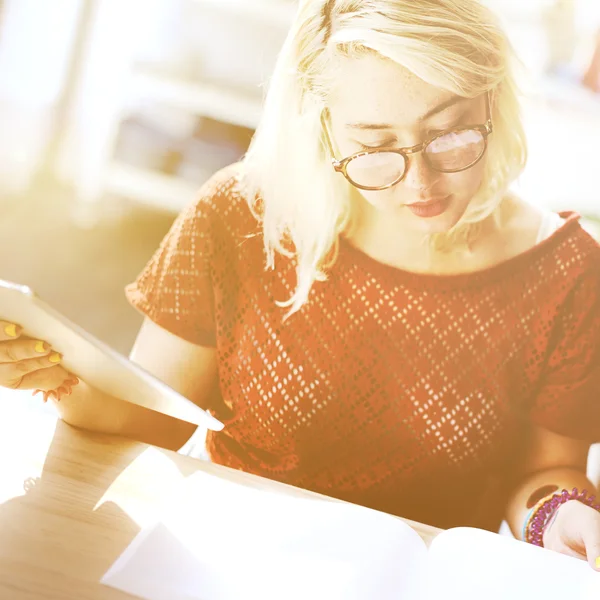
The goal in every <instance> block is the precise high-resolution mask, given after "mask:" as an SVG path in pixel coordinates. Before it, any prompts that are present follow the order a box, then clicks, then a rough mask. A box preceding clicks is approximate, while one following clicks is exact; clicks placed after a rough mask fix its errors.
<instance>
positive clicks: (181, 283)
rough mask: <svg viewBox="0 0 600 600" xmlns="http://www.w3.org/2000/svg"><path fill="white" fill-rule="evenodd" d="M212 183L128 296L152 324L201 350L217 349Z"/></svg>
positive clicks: (177, 223)
mask: <svg viewBox="0 0 600 600" xmlns="http://www.w3.org/2000/svg"><path fill="white" fill-rule="evenodd" d="M214 193H215V188H214V185H211V184H207V185H206V186H205V187H204V188H203V189H202V190H201V193H200V197H199V199H198V200H197V201H196V202H194V203H192V204H191V205H190V206H188V207H187V208H186V209H185V210H184V211H183V212H182V213H181V214H180V215H179V216H178V217H177V219H176V220H175V221H174V223H173V225H172V226H171V228H170V230H169V232H168V233H167V235H166V236H165V238H164V239H163V240H162V242H161V244H160V246H159V248H158V249H157V251H156V252H155V253H154V255H153V256H152V258H151V259H150V261H149V262H148V264H147V265H146V266H145V268H144V269H143V271H142V272H141V273H140V274H139V276H138V277H137V279H136V280H135V282H134V283H132V284H130V285H128V286H127V287H126V289H125V293H126V296H127V299H128V300H129V302H130V303H131V304H132V305H133V306H134V307H135V308H136V309H137V310H138V311H140V312H141V313H142V314H143V315H144V316H146V317H148V318H149V319H150V320H152V321H153V322H154V323H156V324H157V325H159V326H160V327H162V328H163V329H166V330H167V331H169V332H171V333H173V334H174V335H176V336H178V337H180V338H183V339H185V340H187V341H189V342H192V343H194V344H198V345H200V346H209V347H212V346H215V343H216V342H215V324H214V294H213V286H212V277H211V268H212V260H213V247H214V244H213V239H212V235H213V231H212V229H213V228H212V221H213V218H212V216H213V212H214V201H215V198H214Z"/></svg>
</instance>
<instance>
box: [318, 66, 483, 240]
mask: <svg viewBox="0 0 600 600" xmlns="http://www.w3.org/2000/svg"><path fill="white" fill-rule="evenodd" d="M340 67H341V70H340V76H339V80H338V85H337V86H336V89H335V91H334V92H333V94H332V95H331V97H330V101H329V112H330V116H331V123H330V127H331V133H332V137H333V142H334V146H335V147H336V152H337V155H336V158H337V159H338V160H341V159H342V158H345V157H347V156H350V155H352V154H355V153H356V152H361V151H364V150H370V149H373V148H378V147H393V148H405V147H411V146H415V145H417V144H419V143H421V142H423V141H425V140H427V139H430V138H431V137H433V136H435V135H436V134H438V133H440V132H442V131H445V130H447V129H451V128H454V127H457V126H461V125H483V124H484V123H485V122H486V104H485V97H484V96H480V97H478V98H475V99H465V98H461V97H457V96H455V95H454V94H452V93H451V92H448V91H446V90H443V89H440V88H437V87H435V86H432V85H430V84H429V83H426V82H425V81H423V80H422V79H419V78H418V77H417V76H415V75H414V74H413V73H411V72H410V71H408V70H407V69H405V68H404V67H401V66H399V65H398V64H396V63H394V62H393V61H391V60H387V59H382V58H379V57H377V56H375V55H369V56H364V57H361V58H342V59H340ZM485 160H486V157H485V156H484V157H483V159H482V160H480V161H479V162H478V163H477V164H475V165H474V166H473V167H471V168H469V169H467V170H465V171H461V172H458V173H440V172H439V171H436V170H434V169H433V168H431V167H430V166H429V165H428V163H427V162H426V161H425V159H424V157H423V153H418V154H412V155H410V157H409V162H408V170H407V172H406V174H405V177H404V179H403V180H402V181H400V182H399V183H398V184H396V185H394V186H393V187H391V188H389V189H386V190H380V191H366V190H362V189H359V190H358V191H359V192H360V196H361V197H362V198H364V200H365V201H366V202H367V203H368V205H370V206H372V207H374V208H375V209H377V211H378V212H383V213H386V215H387V216H389V217H390V218H396V217H401V218H402V224H403V226H406V227H408V228H409V229H411V230H413V231H415V232H420V233H425V234H432V233H443V232H446V231H448V230H450V229H451V228H452V227H453V226H454V225H456V223H457V222H458V221H459V220H460V218H461V217H462V215H463V214H464V213H465V211H466V209H467V206H468V205H469V202H470V201H471V199H472V198H473V196H474V195H475V193H476V192H477V191H478V189H479V187H480V186H481V182H482V179H483V172H484V168H485ZM386 168H389V166H386V165H383V166H382V169H386Z"/></svg>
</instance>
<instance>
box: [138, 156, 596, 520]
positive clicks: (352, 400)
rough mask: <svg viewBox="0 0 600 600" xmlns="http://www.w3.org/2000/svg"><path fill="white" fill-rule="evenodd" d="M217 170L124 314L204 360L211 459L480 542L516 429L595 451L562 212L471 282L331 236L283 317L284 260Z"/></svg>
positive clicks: (575, 265)
mask: <svg viewBox="0 0 600 600" xmlns="http://www.w3.org/2000/svg"><path fill="white" fill-rule="evenodd" d="M238 177H239V175H238V171H237V170H236V168H229V169H226V170H224V171H222V172H221V173H219V174H217V175H216V176H215V177H214V178H213V179H212V180H211V181H210V182H209V183H208V184H207V185H206V186H205V187H204V189H203V190H202V192H201V197H200V199H199V200H198V201H197V203H195V204H194V205H192V206H190V207H189V208H188V209H187V210H185V211H184V212H183V213H182V214H181V215H180V216H179V217H178V219H177V220H176V222H175V223H174V225H173V227H172V229H171V231H170V232H169V234H168V235H167V236H166V238H165V239H164V241H163V243H162V244H161V246H160V248H159V249H158V251H157V252H156V254H155V255H154V257H153V258H152V259H151V260H150V262H149V263H148V265H147V267H146V268H145V270H144V271H143V272H142V273H141V275H140V276H139V278H138V279H137V281H136V282H135V283H134V284H132V285H131V286H129V287H128V289H127V294H128V298H129V300H130V301H131V302H132V304H133V305H134V306H135V307H137V308H138V309H139V310H140V311H141V312H142V313H144V314H145V315H147V316H148V317H149V318H150V319H152V320H153V321H154V322H156V323H157V324H158V325H160V326H161V327H163V328H165V329H167V330H169V331H171V332H172V333H174V334H175V335H177V336H179V337H181V338H184V339H186V340H189V341H191V342H193V343H196V344H199V345H203V346H214V347H216V349H217V352H218V364H219V377H220V390H221V395H222V398H219V399H215V402H214V405H213V406H212V412H213V413H214V414H215V416H216V417H217V418H219V419H220V420H222V421H224V422H225V424H226V427H225V429H224V431H223V432H221V433H213V432H210V433H209V436H208V440H207V447H208V450H209V453H210V456H211V458H212V459H213V460H214V461H215V462H217V463H221V464H223V465H227V466H230V467H233V468H236V469H242V470H245V471H249V472H252V473H256V474H258V475H262V476H264V477H268V478H271V479H276V480H279V481H283V482H285V483H289V484H292V485H295V486H299V487H302V488H308V489H311V490H315V491H317V492H320V493H323V494H327V495H330V496H335V497H338V498H342V499H345V500H348V501H351V502H355V503H358V504H363V505H366V506H370V507H373V508H376V509H380V510H383V511H386V512H390V513H394V514H397V515H401V516H403V517H407V518H410V519H414V520H418V521H421V522H426V523H431V524H433V525H437V526H440V527H450V526H458V525H471V526H478V527H485V528H488V529H496V528H497V526H498V525H499V523H500V521H501V518H502V513H503V505H504V502H505V500H506V495H507V493H508V491H509V488H510V486H511V477H512V474H513V473H515V472H516V471H517V469H518V465H519V462H520V460H521V449H522V447H523V444H524V443H525V442H526V440H527V434H528V431H529V427H530V424H531V422H534V423H537V424H539V425H541V426H543V427H546V428H548V429H550V430H553V431H555V432H558V433H560V434H563V435H566V436H571V437H574V438H581V439H586V440H590V441H595V440H600V397H599V395H600V246H599V245H598V243H597V242H596V241H594V239H593V238H592V237H591V236H590V235H588V234H587V233H586V232H585V230H584V229H583V228H582V227H581V226H580V224H579V222H578V218H577V216H576V215H564V216H565V217H566V219H567V222H566V223H565V224H564V225H563V226H562V227H561V228H560V229H559V230H558V231H556V232H555V233H554V234H553V235H552V236H551V237H550V238H548V239H546V240H545V241H544V242H542V243H541V244H539V245H537V246H536V247H535V248H533V249H531V250H530V251H528V252H526V253H524V254H522V255H520V256H518V257H516V258H513V259H511V260H508V261H506V262H504V263H502V264H499V265H497V266H494V267H491V268H489V269H486V270H484V271H479V272H476V273H471V274H461V275H449V276H436V275H424V274H414V273H410V272H407V271H403V270H399V269H396V268H393V267H390V266H386V265H384V264H381V263H379V262H376V261H375V260H373V259H371V258H370V257H368V256H367V255H365V254H364V253H362V252H360V251H359V250H357V249H355V248H354V247H353V246H351V245H350V244H349V243H347V242H345V241H343V240H342V241H341V246H340V252H339V257H338V259H337V262H336V263H335V265H334V266H333V267H332V268H331V270H330V273H329V278H328V279H327V281H325V282H321V283H317V284H315V286H314V288H313V290H312V292H311V295H310V297H309V301H308V303H307V304H306V305H305V306H304V307H303V308H302V309H301V311H300V312H299V313H296V314H294V315H293V316H292V317H291V318H289V319H288V320H286V321H285V322H284V321H283V320H282V317H283V316H284V314H285V311H286V310H287V309H282V308H279V307H278V306H277V305H276V301H277V300H286V299H288V298H289V296H290V294H291V293H292V291H293V290H294V288H295V272H294V265H293V263H292V261H291V260H290V259H287V258H284V257H281V256H278V257H277V260H276V269H275V270H272V271H266V270H265V260H264V250H263V242H262V239H261V235H260V228H259V225H258V223H257V222H256V220H255V219H254V218H253V217H252V215H251V213H250V211H249V209H248V206H247V204H246V202H245V200H244V198H243V197H242V195H241V193H240V191H239V189H238Z"/></svg>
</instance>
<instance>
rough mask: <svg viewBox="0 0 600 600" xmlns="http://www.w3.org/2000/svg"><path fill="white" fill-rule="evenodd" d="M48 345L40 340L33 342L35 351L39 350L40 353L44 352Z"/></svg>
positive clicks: (46, 350)
mask: <svg viewBox="0 0 600 600" xmlns="http://www.w3.org/2000/svg"><path fill="white" fill-rule="evenodd" d="M48 350H49V347H48V345H47V344H46V342H42V341H38V342H36V343H35V351H36V352H39V353H40V354H44V353H45V352H48Z"/></svg>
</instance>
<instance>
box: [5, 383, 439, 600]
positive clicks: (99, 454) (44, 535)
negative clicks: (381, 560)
mask: <svg viewBox="0 0 600 600" xmlns="http://www.w3.org/2000/svg"><path fill="white" fill-rule="evenodd" d="M19 394H22V393H11V394H8V395H7V394H6V392H3V393H2V394H0V457H1V458H0V461H1V462H0V600H25V599H27V600H50V599H52V600H67V599H69V600H71V599H73V600H75V599H76V600H96V599H103V600H125V599H129V600H131V599H132V598H133V597H132V596H130V595H128V594H125V593H123V592H120V591H118V590H114V589H112V588H108V587H106V586H103V585H101V584H100V583H99V581H100V578H101V577H102V576H103V575H104V573H105V572H106V571H107V570H108V568H109V567H110V566H111V565H112V563H113V562H114V561H115V560H116V559H117V557H118V556H119V555H120V554H121V552H122V551H123V550H124V549H125V548H126V547H127V546H128V544H129V543H130V542H131V541H132V540H133V538H134V537H135V535H136V534H137V533H138V531H139V530H140V528H141V527H142V526H143V525H144V524H146V523H148V522H149V521H150V520H151V519H152V517H153V515H154V514H155V513H156V510H157V509H158V507H159V505H160V503H161V502H162V501H164V500H165V499H166V497H167V494H168V493H169V491H170V490H172V489H173V486H174V485H176V484H177V483H178V482H180V481H181V480H182V479H183V478H184V477H187V476H188V475H191V474H192V473H194V472H195V471H199V470H202V471H207V472H210V473H214V474H218V475H220V476H222V477H224V478H227V479H230V480H235V481H238V482H242V483H244V482H246V483H248V484H249V485H252V486H253V487H256V486H259V487H264V488H267V489H281V490H284V491H287V492H289V493H292V494H296V495H298V494H301V495H309V494H310V492H306V491H304V490H299V489H296V488H291V487H289V486H284V485H282V484H278V483H275V482H272V481H269V480H266V479H262V478H258V477H254V476H252V475H248V474H246V473H242V472H239V471H233V470H231V469H226V468H223V467H220V466H218V465H213V464H211V463H207V462H203V461H200V460H197V459H194V458H190V457H187V456H183V455H180V454H176V453H174V452H169V451H166V450H159V449H157V448H153V447H151V446H147V445H145V444H140V443H137V442H132V441H128V440H124V439H121V438H117V437H113V436H105V435H98V434H91V433H87V432H83V431H79V430H77V429H74V428H72V427H70V426H68V425H66V424H65V423H63V422H62V421H60V420H58V419H57V418H56V417H55V416H54V415H53V414H51V413H48V412H44V411H41V410H39V407H35V406H33V407H32V406H31V402H29V406H26V405H25V404H26V403H25V402H24V401H23V399H24V396H22V395H21V396H19ZM410 525H412V526H413V527H414V528H415V530H416V531H417V532H418V533H419V534H420V535H421V537H422V538H423V539H425V541H426V542H428V543H429V542H430V541H431V540H432V539H433V537H435V535H436V534H437V533H438V530H437V529H435V528H433V527H428V526H425V525H419V524H415V523H410Z"/></svg>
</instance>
